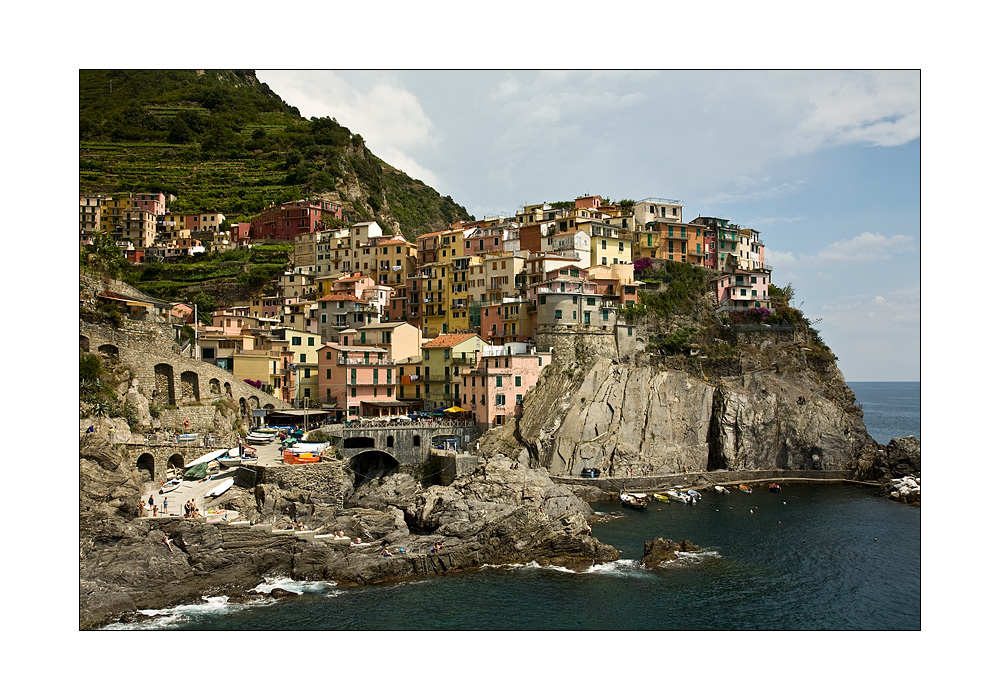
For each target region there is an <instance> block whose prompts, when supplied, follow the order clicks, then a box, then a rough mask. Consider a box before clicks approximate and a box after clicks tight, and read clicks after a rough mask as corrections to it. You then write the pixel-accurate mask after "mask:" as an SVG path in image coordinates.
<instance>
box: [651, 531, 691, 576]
mask: <svg viewBox="0 0 1000 700" xmlns="http://www.w3.org/2000/svg"><path fill="white" fill-rule="evenodd" d="M697 551H698V545H696V544H694V543H693V542H691V541H689V540H682V541H681V542H674V541H673V540H668V539H664V538H662V537H657V538H656V539H654V540H646V543H645V545H644V546H643V554H642V561H641V562H640V563H641V564H642V565H643V566H644V567H646V568H647V569H648V568H650V567H653V566H658V565H660V564H662V563H663V562H665V561H673V560H675V559H677V553H678V552H697Z"/></svg>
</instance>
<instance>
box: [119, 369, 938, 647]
mask: <svg viewBox="0 0 1000 700" xmlns="http://www.w3.org/2000/svg"><path fill="white" fill-rule="evenodd" d="M866 384H867V383H866ZM874 384H878V383H874ZM907 384H910V383H907ZM912 384H913V386H911V387H900V386H891V387H886V386H876V387H868V386H865V385H861V384H859V385H855V384H852V385H851V388H852V389H855V391H856V393H857V394H858V399H859V401H861V402H862V403H864V404H865V419H866V422H867V421H869V420H873V419H874V421H875V422H877V423H879V424H880V425H881V424H884V426H885V428H884V429H885V430H887V431H888V433H891V434H890V435H889V437H895V436H897V435H904V434H909V433H914V434H919V433H918V432H916V431H914V430H913V429H912V427H911V425H912V424H911V423H910V422H909V421H911V420H912V418H913V416H912V412H911V409H910V408H906V407H912V406H914V405H915V406H916V426H917V431H918V430H919V384H918V383H912ZM859 389H860V390H859ZM913 392H916V394H917V395H916V397H914V396H913V395H912V394H913ZM873 397H874V399H875V400H873ZM892 397H896V398H895V399H893V398H892ZM894 402H896V403H894ZM882 404H888V407H887V409H886V410H885V412H884V415H885V416H888V417H887V418H886V419H885V421H884V423H883V422H882V421H881V418H882V415H883V414H880V413H879V411H880V408H879V407H880V405H882ZM900 407H902V408H900ZM904 417H905V420H903V419H904ZM893 421H899V422H897V423H893ZM888 433H887V434H888ZM877 439H878V438H877ZM885 440H886V441H887V440H888V438H885ZM880 441H881V439H880ZM593 506H594V508H595V510H598V511H605V512H606V514H607V517H606V518H605V520H604V522H601V523H598V524H596V525H595V526H594V528H593V530H594V535H595V536H597V537H599V538H600V539H601V540H602V541H603V542H607V543H609V544H612V545H614V546H615V547H617V548H618V549H620V550H621V552H622V559H621V560H620V561H618V562H614V563H611V564H606V565H602V566H597V567H593V568H591V569H590V570H588V571H586V572H584V573H573V572H570V571H566V570H562V569H557V568H542V567H538V566H533V565H529V566H520V567H499V568H488V569H483V570H480V571H475V572H467V573H461V574H453V575H447V576H438V577H431V578H426V579H419V580H413V581H406V582H403V583H397V584H388V585H378V586H367V587H354V588H351V587H340V586H336V585H331V584H325V583H308V584H305V583H297V582H292V581H274V582H270V583H269V585H272V586H273V585H280V586H281V587H283V588H288V589H291V590H296V591H298V592H300V593H301V595H300V596H298V597H296V598H294V599H285V600H281V601H278V602H273V603H268V604H258V605H253V606H237V605H230V604H229V603H228V602H227V601H226V600H225V599H224V598H215V599H210V600H206V601H205V603H204V604H203V605H200V606H188V607H185V608H174V609H171V610H164V611H157V613H158V614H156V615H151V616H150V617H149V618H148V619H144V620H143V621H142V622H139V623H135V624H131V625H127V626H126V625H115V626H112V628H117V629H121V628H131V629H135V628H145V629H148V628H159V629H185V630H525V631H531V630H919V629H920V593H921V591H920V509H919V508H915V507H910V506H905V505H902V504H899V503H896V502H894V501H890V500H889V499H887V498H884V497H882V496H880V495H879V494H878V493H877V492H876V491H875V490H872V489H869V488H865V487H858V486H850V485H826V486H815V485H794V484H793V485H787V486H785V487H783V489H782V491H781V493H778V494H773V493H770V492H767V491H764V490H762V489H758V490H756V491H755V492H754V493H752V494H744V493H739V492H737V491H734V492H732V493H730V494H716V493H706V494H705V495H704V497H703V499H702V500H701V502H700V503H699V504H698V505H694V506H688V505H683V504H676V503H671V504H665V503H655V504H653V505H652V506H650V508H649V509H647V510H646V511H642V512H636V511H630V510H628V511H627V510H623V509H621V508H620V507H618V506H617V504H615V503H611V502H609V503H607V504H601V503H595V504H593ZM751 511H752V512H751ZM654 537H665V538H669V539H672V540H674V541H679V540H682V539H688V540H691V541H692V542H694V543H695V544H697V545H698V546H699V547H700V548H701V551H700V552H698V553H694V554H689V555H683V556H682V557H681V559H680V560H678V561H676V562H673V563H670V564H668V565H666V566H664V567H660V568H655V569H652V570H646V569H643V568H641V567H640V566H639V564H638V560H639V559H640V558H641V557H642V550H643V543H644V542H645V541H646V540H648V539H652V538H654ZM265 588H266V587H265Z"/></svg>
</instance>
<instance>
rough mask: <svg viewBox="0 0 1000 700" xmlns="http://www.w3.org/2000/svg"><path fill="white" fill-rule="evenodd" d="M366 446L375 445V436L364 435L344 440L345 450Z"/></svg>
mask: <svg viewBox="0 0 1000 700" xmlns="http://www.w3.org/2000/svg"><path fill="white" fill-rule="evenodd" d="M364 447H375V438H373V437H368V436H365V435H362V436H358V437H349V438H346V439H345V440H344V449H345V450H352V449H353V450H356V449H359V448H364Z"/></svg>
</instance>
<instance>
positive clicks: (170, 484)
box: [160, 476, 182, 493]
mask: <svg viewBox="0 0 1000 700" xmlns="http://www.w3.org/2000/svg"><path fill="white" fill-rule="evenodd" d="M181 481H182V479H181V478H180V477H179V476H175V477H174V478H173V479H170V480H169V481H164V482H163V487H162V488H161V489H160V493H170V492H171V491H174V490H176V489H177V488H178V487H180V485H181Z"/></svg>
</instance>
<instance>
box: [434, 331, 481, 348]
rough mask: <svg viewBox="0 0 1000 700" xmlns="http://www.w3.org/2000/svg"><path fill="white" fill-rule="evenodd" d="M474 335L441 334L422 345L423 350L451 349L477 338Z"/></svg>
mask: <svg viewBox="0 0 1000 700" xmlns="http://www.w3.org/2000/svg"><path fill="white" fill-rule="evenodd" d="M478 337H479V336H477V335H476V334H475V333H442V334H441V335H439V336H438V337H437V338H434V339H433V340H428V341H427V342H426V343H424V344H423V346H422V347H424V348H453V347H455V346H456V345H459V344H461V343H464V342H465V341H466V340H469V339H470V338H478Z"/></svg>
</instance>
